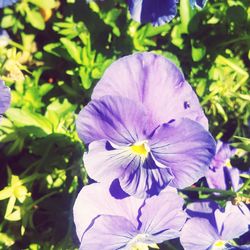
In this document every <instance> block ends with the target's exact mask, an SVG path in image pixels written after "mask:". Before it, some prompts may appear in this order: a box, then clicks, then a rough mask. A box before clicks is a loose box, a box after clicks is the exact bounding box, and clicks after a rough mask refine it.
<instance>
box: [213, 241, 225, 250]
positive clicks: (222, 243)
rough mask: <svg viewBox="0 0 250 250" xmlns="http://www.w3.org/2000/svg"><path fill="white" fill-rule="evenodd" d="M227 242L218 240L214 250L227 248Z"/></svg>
mask: <svg viewBox="0 0 250 250" xmlns="http://www.w3.org/2000/svg"><path fill="white" fill-rule="evenodd" d="M225 244H226V241H224V240H217V241H216V242H215V243H214V244H213V246H212V250H219V249H224V248H223V247H224V246H225Z"/></svg>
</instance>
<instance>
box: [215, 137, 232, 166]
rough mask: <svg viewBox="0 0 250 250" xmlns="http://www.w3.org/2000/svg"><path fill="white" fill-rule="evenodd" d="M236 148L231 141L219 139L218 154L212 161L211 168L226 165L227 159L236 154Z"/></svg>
mask: <svg viewBox="0 0 250 250" xmlns="http://www.w3.org/2000/svg"><path fill="white" fill-rule="evenodd" d="M235 151H236V149H235V148H232V147H231V146H230V144H229V143H224V142H222V141H218V142H217V145H216V155H215V156H214V158H213V160H212V162H211V168H213V169H217V168H221V167H224V166H226V163H227V161H228V160H229V159H230V158H231V157H232V156H233V155H234V154H235Z"/></svg>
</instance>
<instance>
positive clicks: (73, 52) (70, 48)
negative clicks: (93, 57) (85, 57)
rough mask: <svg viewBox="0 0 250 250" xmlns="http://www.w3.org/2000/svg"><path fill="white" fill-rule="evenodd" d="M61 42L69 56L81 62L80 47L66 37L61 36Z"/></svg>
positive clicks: (78, 62)
mask: <svg viewBox="0 0 250 250" xmlns="http://www.w3.org/2000/svg"><path fill="white" fill-rule="evenodd" d="M60 41H61V43H62V44H63V45H64V47H65V49H66V50H67V52H68V54H69V55H70V57H71V58H72V59H73V60H74V61H75V62H76V63H77V64H81V63H82V60H81V57H80V53H81V49H80V48H79V47H78V46H77V45H76V43H74V42H72V41H70V40H69V39H67V38H61V39H60Z"/></svg>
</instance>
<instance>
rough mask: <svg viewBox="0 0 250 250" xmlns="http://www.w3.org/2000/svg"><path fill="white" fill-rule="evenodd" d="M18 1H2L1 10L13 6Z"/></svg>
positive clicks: (0, 3)
mask: <svg viewBox="0 0 250 250" xmlns="http://www.w3.org/2000/svg"><path fill="white" fill-rule="evenodd" d="M17 1H18V0H1V1H0V8H4V7H7V6H10V5H13V4H14V3H16V2H17Z"/></svg>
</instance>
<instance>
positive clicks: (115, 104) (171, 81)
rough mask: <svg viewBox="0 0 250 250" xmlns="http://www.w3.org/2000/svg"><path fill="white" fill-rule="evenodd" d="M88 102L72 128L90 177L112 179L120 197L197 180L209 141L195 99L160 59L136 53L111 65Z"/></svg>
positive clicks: (202, 171) (152, 192)
mask: <svg viewBox="0 0 250 250" xmlns="http://www.w3.org/2000/svg"><path fill="white" fill-rule="evenodd" d="M119 79H120V80H119ZM108 93H110V94H112V95H113V96H108V95H105V94H108ZM101 95H104V96H101ZM122 95H123V96H122ZM128 97H129V98H128ZM93 98H94V100H92V101H91V102H90V103H89V104H88V105H87V106H86V107H85V108H84V109H83V110H82V111H81V112H80V114H79V116H78V119H77V123H76V125H77V131H78V134H79V136H80V138H81V139H82V140H83V141H84V142H85V143H86V144H88V153H85V154H84V157H83V159H84V163H85V167H86V169H87V172H88V174H89V176H90V177H91V178H92V179H94V180H96V181H98V182H102V183H106V184H108V185H110V186H111V185H112V183H113V182H114V181H116V180H118V183H119V185H118V187H119V186H120V188H121V189H122V190H123V191H125V192H126V193H127V194H129V195H135V196H137V197H141V198H142V197H146V196H152V195H155V194H158V193H159V192H160V191H161V190H162V189H163V188H165V187H166V186H167V185H168V184H170V185H171V186H173V187H178V188H184V187H187V186H189V185H192V184H193V183H194V182H196V181H197V180H198V179H199V178H201V177H202V176H204V175H205V172H206V171H207V167H208V165H209V164H210V161H211V159H212V157H213V155H214V152H215V144H214V140H213V138H212V136H211V135H210V133H209V132H207V130H206V129H205V128H204V127H203V126H205V127H206V126H207V121H206V118H205V116H204V114H203V112H202V110H201V108H200V106H199V102H198V100H197V97H196V95H195V94H194V92H193V91H192V89H191V87H190V85H189V84H188V83H187V82H185V80H184V78H183V76H182V74H181V73H180V72H179V70H178V69H177V68H176V67H175V66H174V65H173V64H172V63H170V62H169V61H167V60H166V59H165V58H163V57H161V56H156V55H153V54H150V53H143V54H136V55H133V56H129V57H126V58H123V59H121V60H119V61H118V62H117V63H115V64H113V65H112V66H111V67H110V68H109V69H108V70H107V71H106V73H105V74H104V77H103V78H102V80H101V81H100V82H99V83H98V84H97V87H96V89H95V91H94V93H93ZM187 103H188V107H187ZM201 124H202V125H201Z"/></svg>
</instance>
